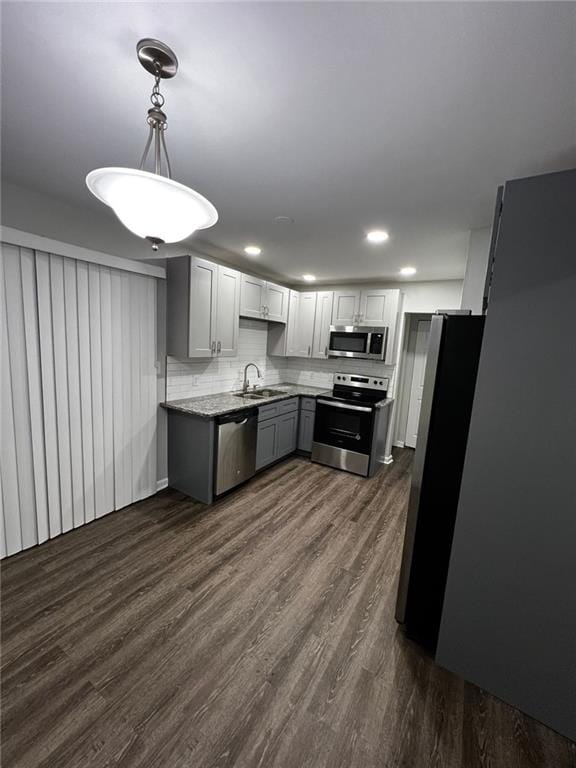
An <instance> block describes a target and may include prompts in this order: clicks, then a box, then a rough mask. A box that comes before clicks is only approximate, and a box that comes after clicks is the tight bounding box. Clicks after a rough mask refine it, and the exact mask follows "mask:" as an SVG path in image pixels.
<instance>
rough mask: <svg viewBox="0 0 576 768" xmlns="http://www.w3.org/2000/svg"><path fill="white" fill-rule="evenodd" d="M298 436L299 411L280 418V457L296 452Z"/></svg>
mask: <svg viewBox="0 0 576 768" xmlns="http://www.w3.org/2000/svg"><path fill="white" fill-rule="evenodd" d="M297 437H298V411H297V410H296V411H292V413H287V414H286V415H285V416H280V418H279V419H278V458H281V457H282V456H287V455H288V454H289V453H294V451H295V450H296V440H297Z"/></svg>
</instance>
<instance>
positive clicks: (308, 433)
mask: <svg viewBox="0 0 576 768" xmlns="http://www.w3.org/2000/svg"><path fill="white" fill-rule="evenodd" d="M315 416H316V414H315V413H314V411H300V427H299V430H298V450H299V451H307V452H308V453H311V452H312V441H313V440H314V418H315Z"/></svg>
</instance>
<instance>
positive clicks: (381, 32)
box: [2, 2, 576, 282]
mask: <svg viewBox="0 0 576 768" xmlns="http://www.w3.org/2000/svg"><path fill="white" fill-rule="evenodd" d="M575 32H576V4H574V3H548V2H544V3H538V2H533V3H525V4H524V3H508V2H504V3H493V2H489V3H458V2H454V3H374V2H372V3H362V2H356V3H342V2H338V3H336V2H335V3H329V2H321V3H312V2H303V3H275V2H270V3H180V4H176V3H109V4H103V3H74V4H71V3H66V4H65V3H41V4H35V3H4V4H3V40H2V43H3V72H4V75H3V93H2V97H3V98H2V101H3V142H4V147H3V149H4V155H3V174H4V176H5V178H7V179H9V180H11V181H12V182H15V183H17V184H19V185H21V186H24V187H29V188H32V189H35V190H38V191H41V192H45V193H49V194H51V195H53V196H56V197H57V198H60V199H62V200H65V201H68V202H72V203H74V204H76V205H81V206H88V207H90V208H91V209H92V210H93V211H95V212H98V213H99V214H100V215H101V216H102V221H103V222H104V224H105V225H106V226H110V227H117V228H118V229H119V230H120V229H121V225H120V224H119V222H117V221H116V220H115V218H114V217H113V216H112V215H111V214H110V213H109V212H108V211H107V210H106V209H105V210H104V211H102V206H101V204H100V203H98V202H97V201H96V200H95V199H93V198H91V196H90V194H89V193H88V191H87V190H86V188H85V186H84V177H85V174H86V173H87V172H88V171H89V170H91V169H92V168H95V167H99V166H103V165H132V166H135V165H137V164H138V162H139V158H140V153H141V151H142V148H143V144H144V140H145V135H146V125H145V113H146V110H147V108H148V106H149V103H148V96H149V92H150V89H151V85H152V80H151V78H150V76H149V75H147V74H146V73H145V72H144V70H143V69H141V67H140V65H139V64H138V62H137V60H136V56H135V45H136V42H137V40H138V39H139V38H141V37H149V36H151V37H157V38H159V39H161V40H164V41H165V42H166V43H168V44H169V45H171V46H172V47H173V48H174V49H175V51H176V52H177V54H178V57H179V60H180V72H179V74H178V77H177V78H176V79H175V80H172V81H169V82H166V83H165V84H164V85H163V91H164V94H165V96H166V106H165V111H166V112H167V115H168V120H169V131H168V134H167V139H168V148H169V150H170V154H171V159H172V164H173V167H174V176H175V178H177V180H179V181H182V182H183V183H184V184H188V185H190V186H192V187H194V188H195V189H197V190H198V191H200V192H201V193H202V194H204V195H206V196H207V197H208V198H209V199H211V200H212V201H213V202H214V204H215V205H216V207H217V208H218V210H219V213H220V221H219V222H218V224H217V225H216V226H215V227H214V228H213V229H211V230H207V231H205V232H203V233H201V234H200V235H199V236H200V237H201V238H202V239H203V240H206V241H209V242H210V243H212V244H213V245H214V246H217V247H219V248H223V249H228V250H230V251H235V252H238V253H241V251H242V248H243V246H244V245H245V244H247V243H257V244H259V245H261V246H262V248H263V254H262V255H261V256H260V257H259V258H258V259H251V260H250V259H248V258H246V257H244V256H242V257H241V258H240V259H239V260H238V263H242V262H244V263H245V264H246V263H250V264H251V266H252V267H253V268H255V269H258V268H259V267H261V268H262V269H263V270H265V271H267V272H270V273H272V274H276V275H279V276H283V277H284V278H286V279H288V280H291V281H295V280H298V279H299V278H300V276H301V274H302V273H303V272H313V273H315V274H316V275H317V276H318V278H319V280H323V281H325V282H335V281H341V280H350V279H367V278H381V279H391V278H392V279H393V278H395V277H397V275H398V269H399V268H400V267H401V266H404V265H406V264H409V265H413V266H415V267H417V268H418V274H417V279H444V278H460V277H462V275H463V273H464V268H465V260H466V251H467V240H468V231H469V230H470V229H471V228H476V227H482V226H486V225H489V224H490V223H491V218H492V208H493V202H494V198H495V193H496V188H497V186H498V184H500V183H502V182H503V181H505V180H506V179H508V178H513V177H518V176H524V175H531V174H534V173H540V172H544V171H548V170H559V169H563V168H566V167H570V166H573V165H575V164H576V162H575V161H576V133H575V125H576V119H575V118H576V113H575V98H576V95H575V94H576V90H575V84H576V68H575V61H576V59H575ZM278 215H285V216H290V217H292V218H293V219H294V222H295V223H294V224H288V225H286V224H284V225H281V224H277V223H275V222H274V217H275V216H278ZM371 227H383V228H385V229H387V230H389V232H390V235H391V239H390V241H389V242H388V243H387V244H386V245H384V246H381V247H374V246H369V245H368V244H366V243H365V242H363V235H364V233H365V231H366V230H367V229H369V228H371ZM191 242H193V240H192V241H191ZM126 255H130V256H133V257H139V256H140V257H148V256H149V255H150V253H149V251H148V247H147V245H146V244H145V243H144V242H143V241H139V240H138V239H137V238H134V246H133V250H131V252H130V253H128V254H126Z"/></svg>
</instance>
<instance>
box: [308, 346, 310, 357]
mask: <svg viewBox="0 0 576 768" xmlns="http://www.w3.org/2000/svg"><path fill="white" fill-rule="evenodd" d="M308 357H310V344H308Z"/></svg>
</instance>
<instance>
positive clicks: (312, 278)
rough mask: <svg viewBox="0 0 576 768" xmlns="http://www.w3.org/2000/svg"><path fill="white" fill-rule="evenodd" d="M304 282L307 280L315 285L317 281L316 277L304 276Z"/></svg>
mask: <svg viewBox="0 0 576 768" xmlns="http://www.w3.org/2000/svg"><path fill="white" fill-rule="evenodd" d="M302 280H306V282H307V283H313V282H314V280H316V275H302Z"/></svg>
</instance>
